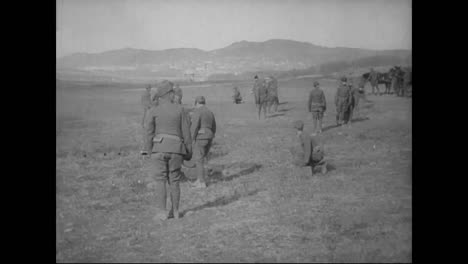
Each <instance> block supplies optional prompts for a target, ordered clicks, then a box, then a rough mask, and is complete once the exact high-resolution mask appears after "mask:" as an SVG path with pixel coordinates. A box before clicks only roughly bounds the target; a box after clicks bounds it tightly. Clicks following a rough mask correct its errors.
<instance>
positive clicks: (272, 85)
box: [266, 76, 279, 113]
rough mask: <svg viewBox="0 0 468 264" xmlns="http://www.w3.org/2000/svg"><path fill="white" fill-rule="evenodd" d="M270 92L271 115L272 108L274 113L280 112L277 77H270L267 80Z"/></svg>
mask: <svg viewBox="0 0 468 264" xmlns="http://www.w3.org/2000/svg"><path fill="white" fill-rule="evenodd" d="M266 83H267V90H268V113H271V107H272V106H273V107H274V108H273V109H274V111H275V112H277V111H278V105H279V100H278V80H276V78H275V77H273V76H269V77H268V78H267V80H266Z"/></svg>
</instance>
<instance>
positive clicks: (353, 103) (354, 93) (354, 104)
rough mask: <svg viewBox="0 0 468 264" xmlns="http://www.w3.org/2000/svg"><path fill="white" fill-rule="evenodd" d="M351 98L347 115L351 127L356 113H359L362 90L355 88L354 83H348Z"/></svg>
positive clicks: (346, 118)
mask: <svg viewBox="0 0 468 264" xmlns="http://www.w3.org/2000/svg"><path fill="white" fill-rule="evenodd" d="M348 87H349V92H350V97H349V99H350V100H349V106H348V110H347V111H346V114H345V120H346V122H347V123H348V124H350V125H351V122H352V119H353V115H354V112H355V111H356V112H357V113H359V100H360V97H361V93H360V90H359V89H358V88H357V87H354V85H353V84H352V83H348Z"/></svg>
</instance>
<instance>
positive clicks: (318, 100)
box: [307, 81, 327, 134]
mask: <svg viewBox="0 0 468 264" xmlns="http://www.w3.org/2000/svg"><path fill="white" fill-rule="evenodd" d="M314 87H315V88H314V89H313V90H312V91H310V93H309V102H308V103H307V106H308V108H309V112H312V118H313V123H314V134H316V133H322V119H323V113H324V112H325V111H326V110H327V101H326V99H325V93H324V92H323V90H322V89H320V84H319V82H317V81H315V82H314ZM317 121H318V129H317Z"/></svg>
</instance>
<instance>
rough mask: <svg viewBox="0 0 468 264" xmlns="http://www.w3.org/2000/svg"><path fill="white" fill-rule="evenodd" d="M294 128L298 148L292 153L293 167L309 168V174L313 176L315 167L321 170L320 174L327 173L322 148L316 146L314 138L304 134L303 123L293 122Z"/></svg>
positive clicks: (316, 142) (318, 145)
mask: <svg viewBox="0 0 468 264" xmlns="http://www.w3.org/2000/svg"><path fill="white" fill-rule="evenodd" d="M294 128H295V129H296V130H297V138H298V141H299V142H298V144H297V145H298V146H297V149H296V150H293V151H292V154H293V156H294V161H293V162H294V165H296V166H300V167H305V166H310V167H311V174H312V175H314V169H315V168H316V167H319V168H321V172H322V174H326V173H327V162H326V161H325V160H324V157H325V155H324V150H323V147H322V146H321V145H320V144H318V141H317V139H316V138H315V137H311V136H310V135H308V134H307V133H304V131H303V130H304V123H303V122H302V121H300V120H298V121H296V122H294Z"/></svg>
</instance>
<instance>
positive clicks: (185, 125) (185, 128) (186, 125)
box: [181, 110, 192, 145]
mask: <svg viewBox="0 0 468 264" xmlns="http://www.w3.org/2000/svg"><path fill="white" fill-rule="evenodd" d="M181 127H182V136H183V137H184V143H185V144H186V145H192V135H191V133H190V118H189V116H188V114H187V112H186V111H184V110H182V125H181Z"/></svg>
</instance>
